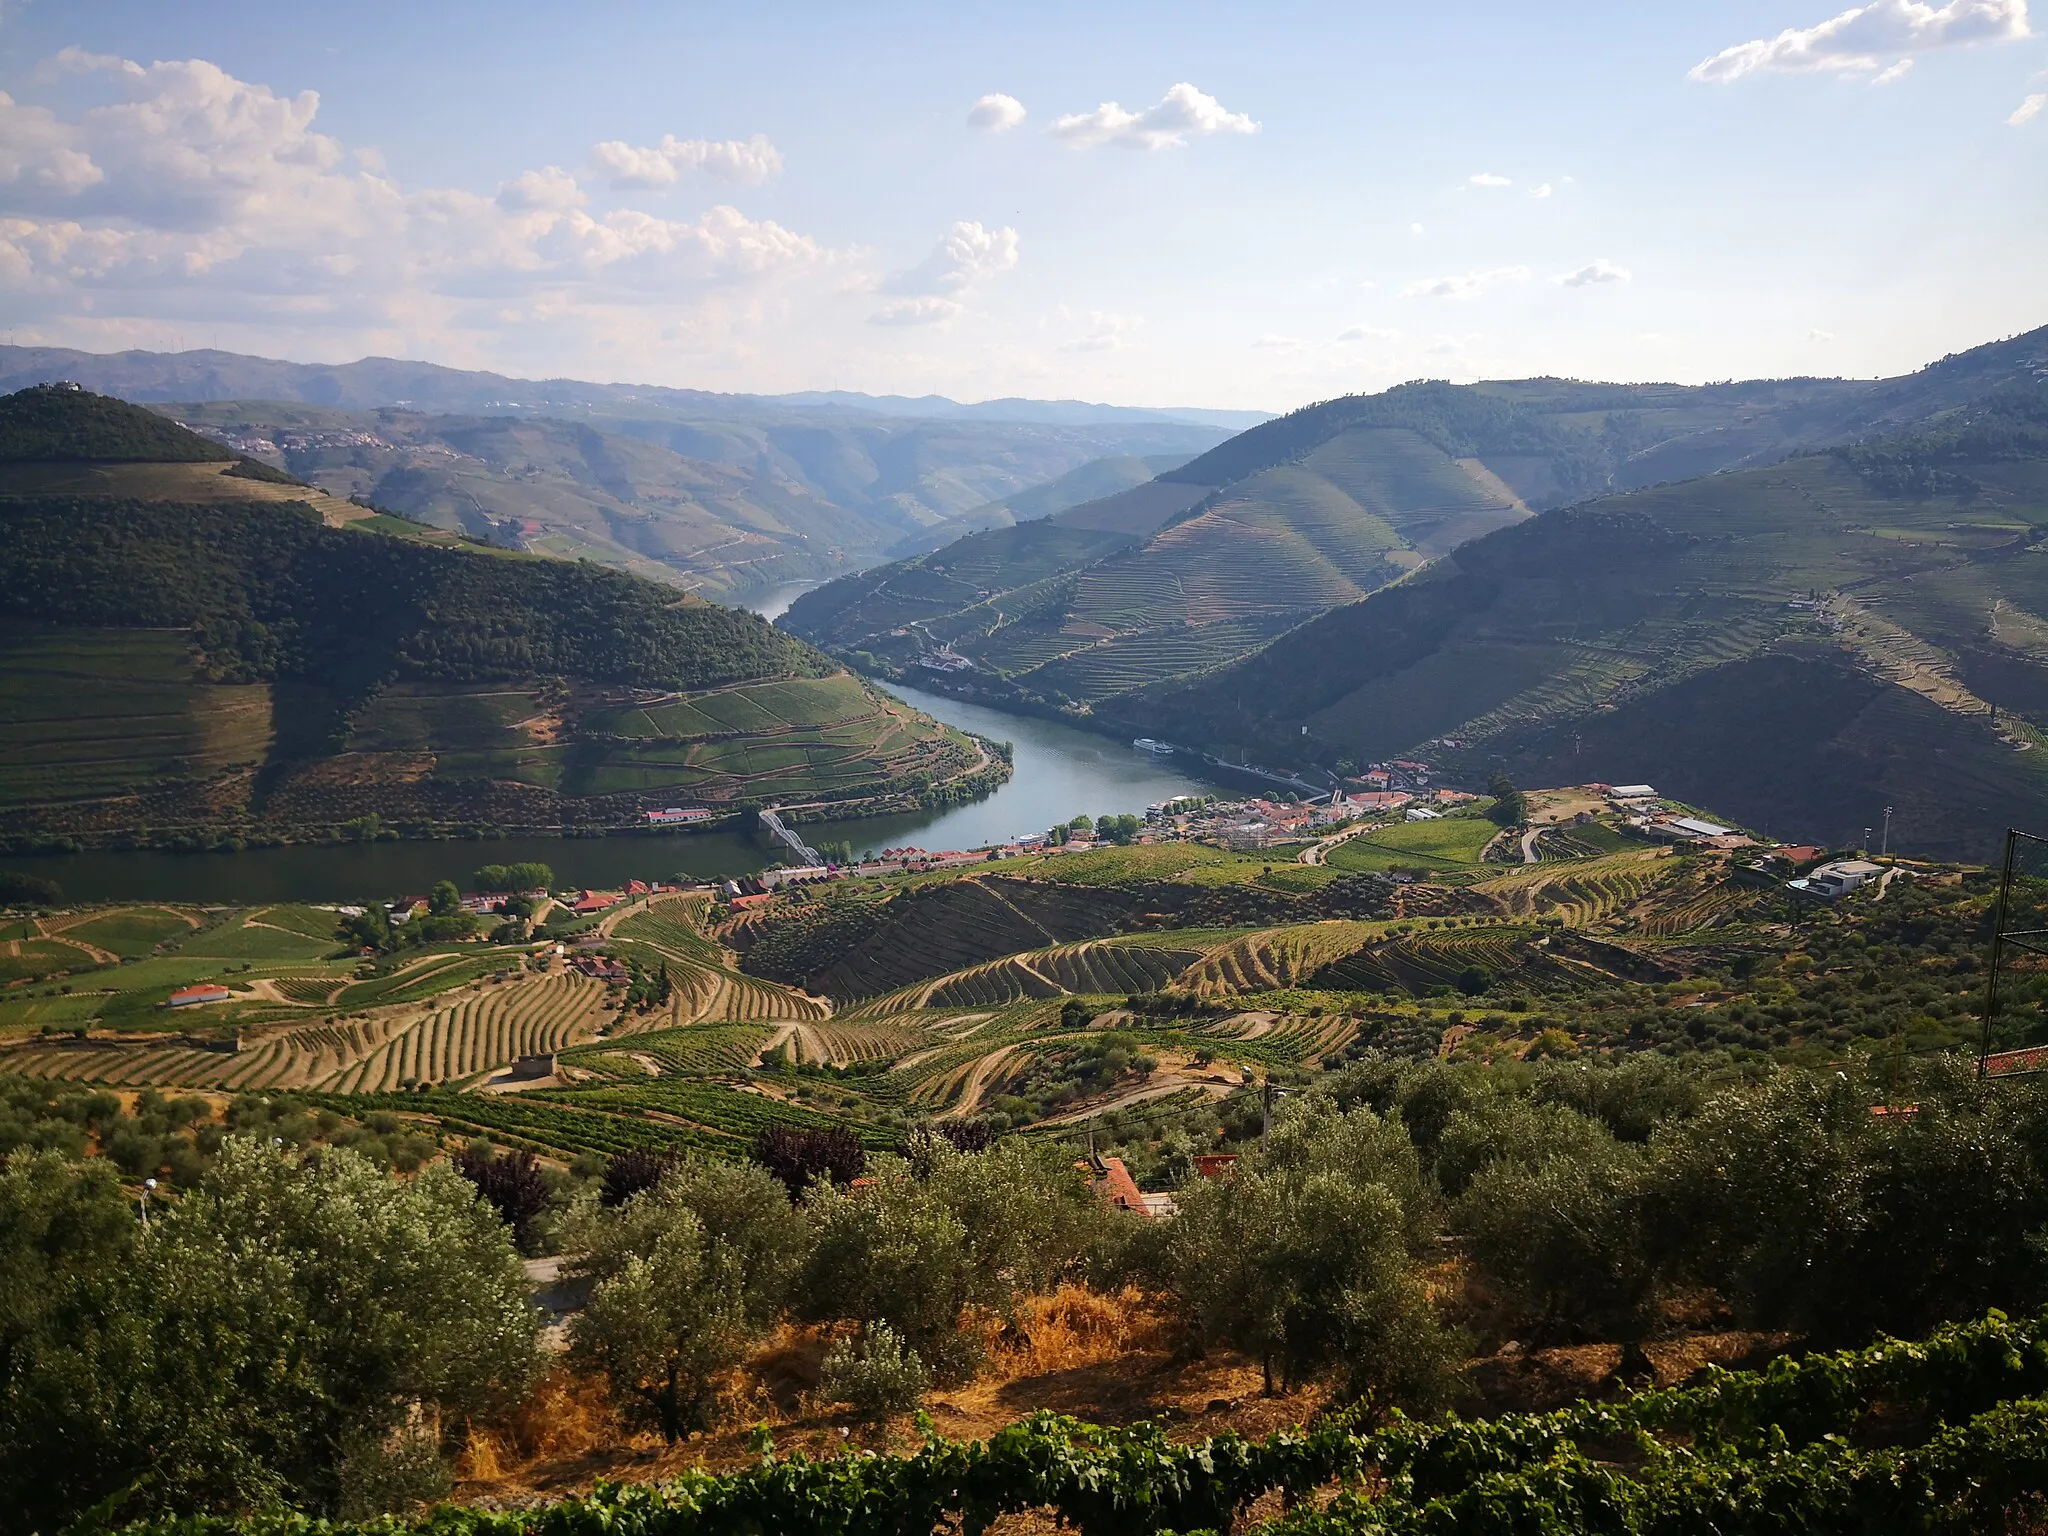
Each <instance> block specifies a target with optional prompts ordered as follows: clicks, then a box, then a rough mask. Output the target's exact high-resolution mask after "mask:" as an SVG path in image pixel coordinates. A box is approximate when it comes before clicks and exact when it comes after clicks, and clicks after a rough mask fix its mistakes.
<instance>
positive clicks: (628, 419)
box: [0, 347, 1230, 598]
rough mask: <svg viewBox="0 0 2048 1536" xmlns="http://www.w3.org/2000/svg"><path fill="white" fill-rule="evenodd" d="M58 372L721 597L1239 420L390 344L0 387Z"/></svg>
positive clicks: (279, 461)
mask: <svg viewBox="0 0 2048 1536" xmlns="http://www.w3.org/2000/svg"><path fill="white" fill-rule="evenodd" d="M52 378H65V379H71V380H74V381H76V382H79V383H82V384H85V385H87V386H88V387H89V388H91V389H94V390H98V391H102V392H105V393H107V394H110V395H118V396H120V397H121V398H124V399H128V400H133V401H139V402H143V403H148V404H151V405H154V406H157V407H158V408H159V409H160V410H162V411H164V412H165V413H166V414H169V415H172V416H174V417H176V418H177V419H179V420H182V421H185V422H188V423H191V424H193V425H195V426H198V427H200V428H201V429H203V430H205V431H207V432H208V433H210V434H212V435H215V436H219V437H223V438H225V439H226V440H228V441H230V442H233V443H235V444H236V445H237V447H238V449H239V451H243V452H247V453H250V454H251V455H252V456H254V457H256V458H258V459H260V460H262V461H263V462H265V463H269V464H272V465H275V466H277V467H280V468H285V469H288V470H289V471H290V472H291V473H293V474H295V475H298V476H300V477H301V478H304V479H308V480H311V481H313V482H314V483H316V484H318V485H319V486H320V487H321V488H322V489H324V490H326V491H329V492H331V493H333V494H335V495H339V496H352V495H353V496H361V497H364V498H367V499H368V500H370V501H372V502H374V503H375V504H376V505H378V506H381V507H387V508H389V509H391V510H393V511H398V512H402V513H405V514H406V515H408V516H412V517H418V518H422V519H425V520H427V521H429V522H432V523H434V524H436V525H437V526H439V527H443V528H447V529H450V530H460V531H462V532H466V533H470V534H473V535H476V536H478V537H483V538H490V539H495V540H499V541H502V542H509V543H513V544H516V545H520V546H522V547H525V546H531V547H535V548H540V549H543V550H545V551H546V552H548V553H553V554H561V555H571V556H581V557H585V558H589V559H593V560H597V561H599V562H600V563H603V564H607V565H612V566H614V567H616V568H619V569H622V570H629V571H632V572H634V573H635V574H637V575H642V576H647V577H651V578H654V579H657V580H665V581H671V582H674V583H676V584H678V585H681V586H684V587H687V588H689V589H690V590H693V591H699V592H702V593H704V594H705V595H707V596H710V597H714V598H732V597H735V596H739V595H744V594H745V593H748V592H750V591H756V590H759V589H761V588H763V587H768V586H774V585H779V584H784V583H795V582H806V581H809V582H815V581H822V580H826V579H828V578H830V577H833V576H837V575H842V574H844V573H845V572H847V571H849V570H858V569H861V568H864V567H866V566H868V565H871V564H873V563H874V562H876V561H877V560H881V559H884V558H887V557H888V555H889V554H890V553H891V552H892V551H894V550H895V549H897V548H898V547H899V546H914V545H916V544H917V543H918V541H919V539H920V537H921V536H922V535H923V533H924V530H926V529H929V528H935V527H940V526H942V525H943V524H945V523H946V522H947V521H948V520H949V519H951V518H954V517H957V516H960V515H962V514H965V513H970V512H973V511H974V510H975V509H977V508H981V507H984V506H992V505H994V504H996V503H1000V502H1002V501H1003V500H1004V499H1005V498H1007V497H1011V496H1015V495H1019V494H1022V493H1026V492H1030V491H1033V490H1034V489H1036V488H1038V487H1041V486H1045V485H1047V484H1049V483H1052V482H1057V481H1059V480H1060V479H1061V478H1062V477H1065V476H1067V475H1070V474H1073V473H1075V472H1077V471H1082V470H1085V469H1086V468H1087V467H1088V466H1090V465H1092V464H1100V463H1108V464H1121V463H1123V462H1125V461H1128V460H1133V459H1139V458H1151V459H1156V460H1159V461H1161V463H1162V464H1164V463H1166V462H1176V463H1177V462H1180V461H1183V460H1185V459H1186V458H1188V457H1189V456H1191V455H1193V454H1196V453H1199V452H1201V451H1203V450H1205V449H1207V448H1211V447H1213V446H1215V444H1217V443H1218V442H1220V441H1222V440H1223V439H1224V438H1225V437H1226V436H1228V434H1229V430H1230V429H1229V428H1228V427H1223V426H1215V425H1200V424H1192V423H1189V422H1185V421H1177V420H1169V419H1165V418H1164V417H1161V416H1157V415H1155V414H1154V413H1148V412H1143V411H1129V410H1123V409H1120V408H1110V407H1105V408H1102V410H1100V411H1093V410H1092V408H1079V407H1077V408H1076V410H1075V411H1073V412H1067V411H1066V410H1065V407H1064V405H1061V408H1060V409H1059V410H1051V411H1047V412H1042V413H1040V414H1041V415H1043V416H1045V417H1046V418H1047V419H1044V420H1010V419H1000V418H998V417H992V416H990V414H989V413H988V412H986V411H985V410H983V409H982V408H981V407H978V406H975V407H957V408H952V409H950V410H949V411H948V412H947V413H945V414H943V415H941V416H937V417H933V416H916V415H910V414H904V413H903V412H902V411H898V410H894V409H878V410H866V409H856V408H854V407H853V406H851V405H848V404H846V403H844V402H843V401H842V402H841V403H832V402H830V401H825V400H811V401H808V402H792V401H790V400H789V399H787V398H783V399H775V398H771V397H751V396H740V395H715V394H710V393H707V392H704V391H695V390H667V389H641V388H635V387H631V386H623V385H597V384H584V383H581V382H578V381H574V380H553V381H542V382H536V381H532V380H519V379H510V378H506V377H504V376H503V375H499V374H488V373H465V372H462V371H460V370H455V369H448V368H441V367H438V366H436V365H432V364H425V363H405V362H396V361H392V360H389V359H375V358H371V359H364V360H363V361H361V362H357V363H349V364H343V365H338V366H333V367H328V366H324V365H314V364H299V363H283V362H277V361H275V360H271V359H264V358H247V357H240V356H237V355H235V354H232V353H224V352H184V353H169V354H166V353H149V352H129V353H118V354H112V355H107V356H98V355H94V354H89V353H84V352H73V351H66V350H62V349H54V348H22V347H14V348H0V388H6V387H10V385H9V383H8V381H10V380H12V381H17V382H19V383H20V384H22V385H23V386H24V387H25V386H26V385H28V384H32V383H37V382H42V381H45V380H48V379H52ZM846 398H847V399H851V398H854V397H846ZM861 398H865V397H861ZM901 403H902V402H898V404H901ZM916 403H917V402H911V404H916ZM946 404H947V405H948V406H949V407H951V406H952V402H946ZM934 408H935V409H936V407H934ZM1091 412H1092V417H1091V419H1088V420H1077V421H1071V422H1070V421H1063V420H1060V419H1057V418H1059V417H1060V416H1062V415H1063V414H1065V415H1077V416H1090V415H1091ZM265 443H268V444H269V445H270V446H269V447H265V446H263V444H265ZM1147 472H1148V473H1149V471H1147ZM1116 474H1117V475H1119V476H1120V477H1121V478H1117V479H1116V480H1115V483H1118V484H1121V483H1125V482H1126V481H1127V480H1128V479H1129V474H1128V472H1127V471H1119V472H1116ZM1138 478H1143V475H1142V474H1141V475H1140V476H1139V477H1138ZM1096 494H1099V491H1098V492H1096ZM950 536H951V535H950V534H942V535H940V536H939V538H940V541H941V542H943V541H944V539H945V538H947V537H950Z"/></svg>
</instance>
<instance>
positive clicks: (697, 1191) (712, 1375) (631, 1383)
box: [569, 1162, 808, 1443]
mask: <svg viewBox="0 0 2048 1536" xmlns="http://www.w3.org/2000/svg"><path fill="white" fill-rule="evenodd" d="M571 1242H572V1245H574V1246H576V1247H578V1248H580V1249H581V1250H582V1257H581V1258H580V1259H579V1260H578V1261H577V1264H576V1266H575V1269H576V1272H577V1273H580V1274H583V1275H587V1276H589V1277H590V1278H592V1279H593V1280H595V1281H596V1282H597V1283H596V1286H595V1287H594V1289H593V1290H592V1293H591V1298H590V1304H589V1306H588V1307H586V1308H585V1309H584V1311H583V1312H581V1313H580V1314H578V1316H577V1317H576V1319H575V1321H574V1323H572V1324H571V1327H570V1335H569V1338H570V1350H571V1353H572V1355H573V1356H575V1357H576V1358H577V1359H579V1360H580V1361H582V1362H583V1363H585V1364H587V1365H588V1366H590V1367H591V1368H593V1369H595V1370H597V1371H599V1372H601V1373H602V1374H603V1375H604V1376H605V1378H606V1379H607V1380H608V1381H609V1382H610V1383H611V1385H612V1389H613V1391H614V1392H616V1393H617V1394H618V1395H619V1396H620V1397H621V1398H622V1399H624V1400H626V1401H629V1402H631V1401H638V1402H639V1403H640V1404H642V1405H643V1406H644V1407H645V1408H646V1410H647V1411H648V1413H649V1414H650V1416H651V1417H652V1418H653V1419H654V1421H655V1422H656V1424H657V1425H658V1426H659V1428H660V1430H661V1433H662V1435H663V1437H664V1438H665V1439H667V1440H668V1441H669V1442H670V1443H674V1442H675V1441H676V1440H678V1439H680V1438H681V1437H682V1435H683V1434H684V1433H685V1432H687V1431H688V1430H689V1429H692V1428H697V1427H704V1426H707V1425H708V1424H709V1423H710V1422H711V1420H712V1417H713V1410H714V1407H715V1401H716V1389H717V1383H718V1379H719V1377H720V1376H722V1375H723V1374H724V1373H725V1372H727V1371H729V1370H731V1369H732V1368H733V1367H734V1366H736V1365H738V1364H739V1363H740V1361H741V1360H743V1359H745V1358H746V1353H747V1351H748V1349H749V1348H751V1347H752V1345H753V1344H754V1342H755V1341H756V1340H757V1339H758V1338H759V1337H760V1335H761V1333H762V1331H763V1330H764V1329H766V1328H767V1326H768V1325H769V1324H770V1323H771V1322H773V1320H774V1319H775V1317H776V1315H777V1312H778V1311H779V1309H780V1307H781V1305H782V1302H783V1300H784V1298H785V1296H786V1295H787V1293H788V1290H789V1286H790V1283H791V1282H792V1280H793V1279H794V1278H795V1276H796V1274H797V1272H798V1270H799V1268H800V1267H801V1265H802V1263H803V1258H804V1252H805V1249H806V1246H807V1243H808V1234H807V1229H806V1225H805V1222H804V1218H803V1216H802V1215H801V1214H800V1213H799V1212H797V1211H796V1210H794V1209H792V1208H791V1206H790V1203H789V1197H788V1195H787V1194H785V1193H784V1191H783V1187H782V1185H781V1184H780V1183H778V1182H777V1181H776V1180H775V1179H774V1178H773V1177H772V1176H771V1175H770V1174H768V1173H767V1172H765V1171H764V1170H762V1169H760V1168H755V1167H742V1166H734V1165H722V1164H708V1163H694V1162H692V1163H682V1164H678V1165H676V1166H675V1167H673V1168H671V1169H669V1170H668V1172H667V1173H665V1174H664V1175H663V1176H662V1178H661V1181H660V1183H658V1184H657V1185H655V1186H654V1187H653V1188H652V1189H649V1190H646V1191H644V1192H642V1193H640V1194H637V1195H634V1196H633V1197H632V1198H631V1199H629V1200H627V1201H626V1202H625V1204H624V1205H622V1206H620V1207H618V1208H617V1209H615V1210H602V1209H597V1208H595V1207H594V1206H593V1207H586V1208H585V1209H584V1210H583V1211H581V1212H579V1213H578V1216H577V1218H576V1221H575V1224H574V1226H573V1227H572V1236H571Z"/></svg>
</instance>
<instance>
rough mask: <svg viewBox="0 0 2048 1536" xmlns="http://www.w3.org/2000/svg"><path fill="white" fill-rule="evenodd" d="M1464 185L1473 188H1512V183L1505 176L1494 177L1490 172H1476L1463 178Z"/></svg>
mask: <svg viewBox="0 0 2048 1536" xmlns="http://www.w3.org/2000/svg"><path fill="white" fill-rule="evenodd" d="M1465 182H1466V185H1468V186H1474V187H1487V188H1492V187H1512V186H1513V185H1514V182H1513V181H1511V180H1510V179H1509V178H1507V177H1506V176H1496V175H1494V173H1493V172H1492V171H1477V172H1475V173H1473V174H1472V175H1470V176H1467V177H1466V178H1465Z"/></svg>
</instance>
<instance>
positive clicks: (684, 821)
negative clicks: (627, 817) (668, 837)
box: [641, 805, 715, 827]
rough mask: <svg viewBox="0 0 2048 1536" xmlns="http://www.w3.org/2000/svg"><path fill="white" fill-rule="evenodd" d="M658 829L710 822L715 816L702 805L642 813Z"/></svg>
mask: <svg viewBox="0 0 2048 1536" xmlns="http://www.w3.org/2000/svg"><path fill="white" fill-rule="evenodd" d="M641 814H642V815H644V816H645V817H646V818H647V820H648V821H649V822H650V823H652V824H653V825H655V826H657V827H686V826H688V825H690V823H692V822H696V821H709V820H710V819H711V817H712V816H713V815H714V814H715V813H714V812H712V811H708V810H706V809H705V808H704V807H703V806H701V805H690V806H683V805H671V806H669V807H668V808H667V809H665V810H659V811H644V812H642V813H641Z"/></svg>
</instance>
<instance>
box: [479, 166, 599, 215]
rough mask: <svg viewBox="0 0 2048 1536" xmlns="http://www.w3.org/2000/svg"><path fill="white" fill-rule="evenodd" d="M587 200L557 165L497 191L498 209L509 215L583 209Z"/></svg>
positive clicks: (512, 180) (513, 181)
mask: <svg viewBox="0 0 2048 1536" xmlns="http://www.w3.org/2000/svg"><path fill="white" fill-rule="evenodd" d="M586 201H588V199H586V198H585V197H584V195H583V189H582V188H581V187H579V186H577V185H576V178H575V177H574V176H571V175H570V174H569V173H568V172H567V171H565V170H563V169H562V168H561V167H560V166H558V165H550V166H546V167H544V168H542V169H541V170H538V171H528V172H527V173H526V174H525V175H523V176H515V177H513V178H512V179H511V180H510V181H508V182H506V183H505V184H504V185H503V186H502V187H500V188H498V206H499V207H500V208H503V209H504V210H505V211H506V212H507V213H532V212H534V211H536V210H539V209H546V208H555V209H561V208H580V207H581V206H582V205H583V204H584V203H585V202H586Z"/></svg>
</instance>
